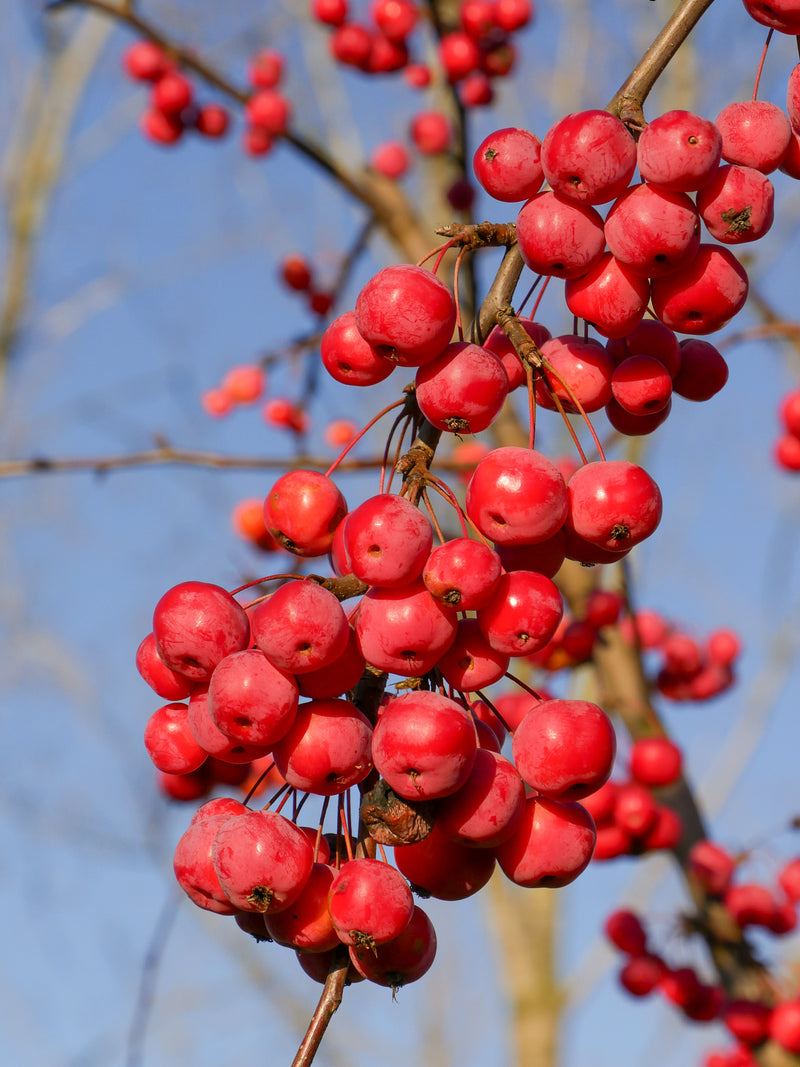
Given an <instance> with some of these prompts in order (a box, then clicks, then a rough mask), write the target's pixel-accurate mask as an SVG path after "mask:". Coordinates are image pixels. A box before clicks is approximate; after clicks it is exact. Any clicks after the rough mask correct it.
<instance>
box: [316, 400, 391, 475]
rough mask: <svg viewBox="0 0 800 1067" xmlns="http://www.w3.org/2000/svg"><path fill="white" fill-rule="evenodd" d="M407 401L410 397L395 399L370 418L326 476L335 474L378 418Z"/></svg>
mask: <svg viewBox="0 0 800 1067" xmlns="http://www.w3.org/2000/svg"><path fill="white" fill-rule="evenodd" d="M407 402H408V397H405V396H404V397H402V399H400V400H395V402H394V403H393V404H390V405H389V406H388V407H386V408H384V409H383V410H382V411H379V412H378V414H377V415H375V416H374V417H373V418H371V419H370V420H369V422H368V423H367V425H366V426H365V427H364V428H363V429H361V430H359V431H358V433H357V434H356V435H355V437H354V438H353V439H352V441H350V442H349V443H348V444H347V445H345V447H344V449H343V450H342V451H341V452H340V453H339V455H338V456H337V457H336V459H335V460H334V461H333V463H332V464H331V465H330V467H328V469H327V470H326V471H325V477H326V478H330V476H331V475H332V474H333V472H334V471H335V470H336V468H337V467H338V466H339V464H340V463H341V462H342V460H343V459H344V457H345V456H346V455H347V453H348V452H349V451H350V449H351V448H353V446H354V445H357V444H358V442H359V441H360V440H361V438H362V437H363V436H364V434H365V433H366V432H367V430H370V429H371V428H372V427H373V426H374V425H375V423H376V422H377V421H378V419H382V418H383V416H384V415H388V414H389V412H390V411H394V409H395V408H399V407H401V406H403V407H404V406H405V405H406V404H407Z"/></svg>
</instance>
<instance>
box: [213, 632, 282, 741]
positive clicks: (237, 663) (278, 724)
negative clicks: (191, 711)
mask: <svg viewBox="0 0 800 1067" xmlns="http://www.w3.org/2000/svg"><path fill="white" fill-rule="evenodd" d="M297 696H298V693H297V683H296V681H295V678H294V675H293V674H289V673H288V672H287V671H284V670H281V668H280V667H276V666H275V664H274V663H272V662H271V661H270V660H269V659H267V657H266V656H265V655H264V653H263V652H261V651H260V650H258V649H245V650H244V651H243V652H234V653H232V654H231V655H230V656H226V657H225V659H224V660H223V661H222V662H221V663H220V664H218V666H217V668H216V670H215V671H214V673H213V674H212V675H211V681H210V682H209V683H208V698H207V707H208V713H209V715H210V716H211V718H212V719H213V720H214V723H215V725H216V726H217V727H218V728H219V729H220V730H221V731H222V732H223V733H224V734H225V736H226V737H229V738H231V740H233V741H241V742H243V743H244V744H247V745H265V746H267V747H271V746H272V745H274V744H275V742H276V741H278V740H280V738H281V737H283V736H284V734H285V733H286V732H287V730H288V729H289V727H290V726H291V725H292V723H293V722H294V718H295V714H296V713H297Z"/></svg>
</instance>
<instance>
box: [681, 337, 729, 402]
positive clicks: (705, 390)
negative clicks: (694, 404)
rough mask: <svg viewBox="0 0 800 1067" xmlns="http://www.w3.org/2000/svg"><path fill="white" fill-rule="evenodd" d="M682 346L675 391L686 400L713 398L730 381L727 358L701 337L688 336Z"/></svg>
mask: <svg viewBox="0 0 800 1067" xmlns="http://www.w3.org/2000/svg"><path fill="white" fill-rule="evenodd" d="M680 347H681V369H680V370H679V371H678V373H677V374H676V375H675V377H674V379H673V381H672V388H673V391H674V392H676V393H677V394H678V396H682V397H684V398H685V399H686V400H695V401H703V400H710V399H711V397H712V396H714V395H715V394H716V393H718V392H719V391H720V389H722V387H723V386H724V385H725V383H726V382H727V380H728V364H727V363H726V362H725V357H724V356H723V355H722V353H721V352H720V351H719V350H718V349H717V348H715V347H714V345H712V344H710V342H708V341H701V340H700V338H699V337H687V338H686V339H685V340H683V341H681V346H680Z"/></svg>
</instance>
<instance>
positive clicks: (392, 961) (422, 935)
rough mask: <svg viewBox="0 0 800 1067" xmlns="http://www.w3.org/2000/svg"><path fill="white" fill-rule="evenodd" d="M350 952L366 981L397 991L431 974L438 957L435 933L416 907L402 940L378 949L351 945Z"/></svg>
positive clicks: (400, 937)
mask: <svg viewBox="0 0 800 1067" xmlns="http://www.w3.org/2000/svg"><path fill="white" fill-rule="evenodd" d="M349 952H350V960H351V962H352V964H353V966H354V967H355V969H356V970H357V971H358V972H359V973H360V974H361V975H363V977H364V978H368V979H369V980H370V981H371V982H375V983H376V984H377V985H382V986H389V987H391V988H392V989H398V988H400V987H401V986H404V985H407V984H408V983H409V982H416V981H417V980H418V979H419V978H422V976H423V975H424V974H426V973H427V972H428V971H429V970H430V968H431V966H432V964H433V961H434V959H435V957H436V932H435V931H434V929H433V923H432V922H431V921H430V919H429V918H428V916H427V915H426V914H425V912H424V911H423V910H422V908H420V907H418V906H417V905H415V906H414V911H413V912H412V915H411V919H410V921H409V923H408V926H407V927H406V928H405V930H404V931H403V932H402V934H400V936H399V937H396V938H394V940H393V941H387V942H386V944H385V945H378V946H377V947H376V948H375V949H369V948H367V947H361V948H357V947H356V946H355V945H351V946H350V949H349Z"/></svg>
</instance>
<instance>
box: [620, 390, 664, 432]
mask: <svg viewBox="0 0 800 1067" xmlns="http://www.w3.org/2000/svg"><path fill="white" fill-rule="evenodd" d="M671 411H672V400H671V399H670V400H668V401H667V403H666V404H665V405H664V407H663V408H661V410H660V411H654V412H651V413H649V414H647V415H632V414H631V413H630V411H626V410H625V408H624V407H623V406H622V405H621V404H620V403H619V401H617V400H616V399H615V398H614V397H613V396H612V398H611V399H610V400H609V402H608V403H607V404H606V407H605V412H606V417H607V418H608V421H609V422H610V423H611V425H612V426H613V427H614V429H615V430H616V431H617V433H622V434H625V435H626V436H627V437H644V436H646V435H647V434H651V433H653V431H654V430H657V429H658V427H659V426H660V425H661V424H662V423H663V422H666V421H667V418H668V417H669V413H670V412H671Z"/></svg>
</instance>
